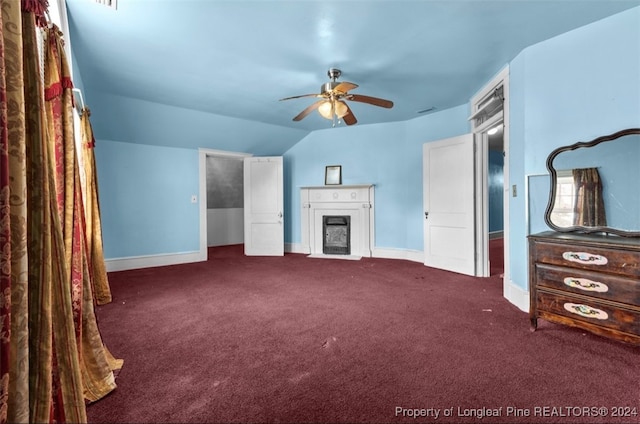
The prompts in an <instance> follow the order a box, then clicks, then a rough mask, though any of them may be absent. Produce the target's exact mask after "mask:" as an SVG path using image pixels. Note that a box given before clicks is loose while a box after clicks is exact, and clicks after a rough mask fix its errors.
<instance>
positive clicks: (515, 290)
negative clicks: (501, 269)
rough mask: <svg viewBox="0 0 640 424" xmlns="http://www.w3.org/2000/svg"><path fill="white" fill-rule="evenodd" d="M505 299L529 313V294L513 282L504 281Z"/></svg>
mask: <svg viewBox="0 0 640 424" xmlns="http://www.w3.org/2000/svg"><path fill="white" fill-rule="evenodd" d="M504 297H505V299H507V300H508V301H509V302H511V303H512V304H514V305H515V306H517V307H518V309H520V310H521V311H523V312H529V292H528V291H526V290H523V289H521V288H520V287H519V286H517V285H515V284H514V283H513V282H507V281H506V280H505V281H504Z"/></svg>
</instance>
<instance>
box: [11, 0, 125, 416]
mask: <svg viewBox="0 0 640 424" xmlns="http://www.w3.org/2000/svg"><path fill="white" fill-rule="evenodd" d="M46 6H47V3H46V0H22V3H20V2H18V1H16V0H0V13H1V16H0V18H1V20H2V25H1V27H0V31H1V33H0V52H1V53H2V54H1V55H0V98H1V99H2V106H1V108H0V121H1V122H2V133H1V134H0V423H6V422H25V423H26V422H86V420H87V418H86V402H87V401H89V402H91V401H95V400H98V399H100V398H101V397H103V396H105V395H106V394H107V393H109V392H110V391H112V390H113V389H114V388H115V387H116V386H115V378H114V374H113V371H112V368H113V362H114V360H113V358H112V356H111V355H110V353H109V352H108V351H107V350H106V348H105V347H104V345H103V342H102V337H101V335H100V332H99V330H98V325H97V321H96V316H95V309H94V308H95V304H96V299H95V297H94V289H93V286H94V284H93V282H92V280H91V275H92V272H93V270H94V269H96V268H98V266H95V265H91V264H92V263H94V262H95V261H96V259H95V257H94V256H96V255H94V256H92V255H90V253H89V249H88V243H87V234H86V223H85V213H84V206H83V202H82V195H81V186H80V183H79V181H80V178H79V163H78V155H77V152H76V148H75V142H74V133H73V119H74V117H73V95H72V91H71V90H72V87H73V84H72V82H71V78H70V74H69V68H68V64H67V62H66V58H65V57H64V50H63V48H62V46H63V44H62V43H63V41H62V34H61V33H60V31H59V30H58V28H57V27H56V26H55V25H51V24H48V25H47V22H46V18H45V14H46ZM38 31H41V32H42V34H43V39H44V43H43V46H44V51H45V54H44V63H41V59H40V54H39V49H38V40H37V32H38ZM43 69H44V74H43V71H42V70H43ZM93 233H94V234H100V232H99V231H95V230H94V231H93ZM93 243H94V244H96V243H97V241H96V239H95V236H94V240H93ZM100 244H101V240H100ZM102 260H103V258H102ZM102 267H103V268H104V264H103V265H102ZM102 278H103V281H102V282H101V283H100V284H101V285H105V284H106V285H108V283H107V281H106V273H105V276H103V277H102ZM101 290H102V293H103V295H102V296H103V299H102V301H103V302H108V301H109V300H110V293H109V296H106V295H104V293H108V290H106V289H105V288H104V287H103V288H102V289H101Z"/></svg>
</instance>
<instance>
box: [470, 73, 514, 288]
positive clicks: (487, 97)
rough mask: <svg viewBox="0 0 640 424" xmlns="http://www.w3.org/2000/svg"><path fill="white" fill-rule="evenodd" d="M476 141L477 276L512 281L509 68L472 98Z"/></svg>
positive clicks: (472, 116)
mask: <svg viewBox="0 0 640 424" xmlns="http://www.w3.org/2000/svg"><path fill="white" fill-rule="evenodd" d="M471 110H472V113H471V116H470V118H469V120H470V121H471V124H472V128H473V134H474V139H475V142H476V148H477V150H476V152H477V154H476V178H475V180H476V193H477V196H476V211H477V213H476V252H477V259H478V260H477V269H476V275H477V276H480V277H489V276H491V275H496V274H499V275H502V276H503V277H504V280H503V285H505V287H506V284H507V282H508V281H509V198H508V195H509V190H508V187H509V182H508V179H509V177H508V176H509V171H508V168H509V166H508V157H509V131H508V130H509V68H508V67H505V68H504V69H503V70H502V71H501V72H499V73H498V74H497V75H496V76H495V77H494V78H493V79H492V80H491V81H490V82H489V83H488V84H486V85H485V87H483V88H482V89H481V90H480V91H479V92H478V93H477V94H476V95H475V96H474V97H473V98H472V99H471Z"/></svg>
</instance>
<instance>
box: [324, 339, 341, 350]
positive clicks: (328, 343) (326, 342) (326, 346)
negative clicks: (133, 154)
mask: <svg viewBox="0 0 640 424" xmlns="http://www.w3.org/2000/svg"><path fill="white" fill-rule="evenodd" d="M337 341H338V339H337V338H336V337H334V336H331V337H327V338H326V339H325V340H324V341H323V342H322V348H323V349H329V348H332V347H334V346H335V344H336V342H337Z"/></svg>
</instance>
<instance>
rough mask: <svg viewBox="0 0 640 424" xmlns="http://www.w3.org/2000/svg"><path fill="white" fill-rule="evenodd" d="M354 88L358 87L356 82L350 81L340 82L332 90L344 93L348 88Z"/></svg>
mask: <svg viewBox="0 0 640 424" xmlns="http://www.w3.org/2000/svg"><path fill="white" fill-rule="evenodd" d="M354 88H358V84H354V83H352V82H347V81H344V82H341V83H340V84H338V85H336V86H335V87H334V88H333V90H334V91H339V92H341V93H346V92H347V91H349V90H353V89H354Z"/></svg>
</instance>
